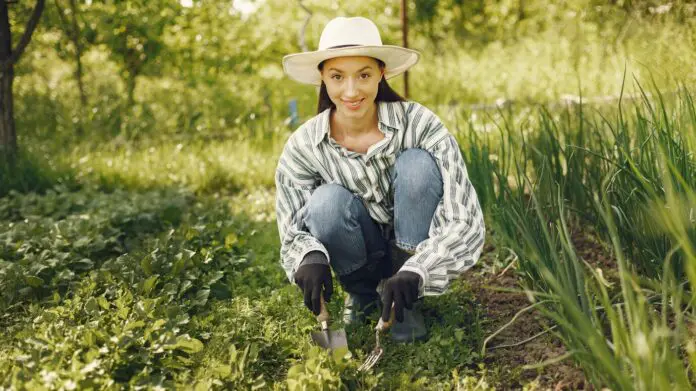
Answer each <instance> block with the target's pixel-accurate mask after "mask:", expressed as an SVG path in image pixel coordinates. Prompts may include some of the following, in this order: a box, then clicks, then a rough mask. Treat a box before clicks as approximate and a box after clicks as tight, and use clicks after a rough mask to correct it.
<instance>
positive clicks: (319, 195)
mask: <svg viewBox="0 0 696 391" xmlns="http://www.w3.org/2000/svg"><path fill="white" fill-rule="evenodd" d="M353 202H355V195H353V193H351V192H350V190H348V189H346V188H345V187H343V186H340V185H337V184H333V183H328V184H324V185H321V186H319V187H317V188H316V189H315V190H314V193H312V196H311V197H310V198H309V201H308V203H307V212H306V216H305V223H306V225H307V226H308V228H309V229H310V232H311V233H312V235H313V236H314V237H316V238H317V239H319V240H321V238H322V237H327V236H330V235H332V234H334V233H335V232H336V231H337V230H338V229H340V228H341V227H343V226H345V225H346V224H349V223H350V221H351V220H354V218H353V216H352V215H351V206H352V203H353Z"/></svg>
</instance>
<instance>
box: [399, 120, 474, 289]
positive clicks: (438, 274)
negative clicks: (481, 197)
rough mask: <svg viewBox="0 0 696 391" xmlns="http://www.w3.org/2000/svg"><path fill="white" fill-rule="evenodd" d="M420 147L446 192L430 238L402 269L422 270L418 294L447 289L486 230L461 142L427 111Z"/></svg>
mask: <svg viewBox="0 0 696 391" xmlns="http://www.w3.org/2000/svg"><path fill="white" fill-rule="evenodd" d="M424 116H427V118H424V119H426V121H425V122H424V131H423V133H421V137H420V140H419V147H420V148H423V149H425V150H427V151H428V152H430V153H431V154H432V156H433V157H434V158H435V161H436V162H437V165H438V167H439V169H440V172H441V174H442V181H443V196H442V199H441V200H440V203H439V204H438V206H437V208H436V209H435V214H434V215H433V220H432V222H431V224H430V230H429V237H428V239H426V240H424V241H422V242H421V243H420V244H419V245H418V246H417V247H416V250H415V253H414V255H413V256H411V258H409V259H408V260H407V261H406V262H405V263H404V265H403V267H402V268H401V269H400V270H404V271H411V272H414V273H418V274H419V275H420V276H421V278H422V281H421V286H420V293H419V295H420V296H434V295H440V294H442V293H444V292H445V291H446V290H447V288H448V287H449V284H450V282H451V281H452V280H453V279H455V278H456V277H458V276H459V275H460V274H461V273H463V272H464V271H466V270H467V269H469V268H470V267H472V266H473V265H474V264H476V262H477V261H478V258H479V256H480V255H481V250H482V248H483V243H484V238H485V236H486V229H485V225H484V220H483V213H482V211H481V206H480V204H479V201H478V197H477V196H476V190H474V187H473V186H472V184H471V181H470V180H469V176H468V174H467V170H466V165H465V163H464V159H463V158H462V154H461V151H460V149H459V145H458V143H457V141H456V139H455V138H454V136H452V135H451V134H450V133H449V132H448V131H447V129H446V128H445V127H444V126H443V125H442V123H441V122H440V120H439V118H437V116H436V115H435V114H434V113H432V112H430V111H428V110H427V109H426V113H425V114H424Z"/></svg>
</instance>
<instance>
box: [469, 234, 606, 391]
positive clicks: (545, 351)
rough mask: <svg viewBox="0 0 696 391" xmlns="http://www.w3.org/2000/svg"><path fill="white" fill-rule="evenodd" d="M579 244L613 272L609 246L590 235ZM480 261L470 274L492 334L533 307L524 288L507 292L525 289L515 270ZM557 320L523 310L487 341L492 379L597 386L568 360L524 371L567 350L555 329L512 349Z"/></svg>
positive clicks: (507, 384)
mask: <svg viewBox="0 0 696 391" xmlns="http://www.w3.org/2000/svg"><path fill="white" fill-rule="evenodd" d="M573 243H574V244H575V247H576V251H577V254H578V256H579V257H581V258H582V259H584V260H586V261H588V262H589V263H590V264H591V265H592V266H593V267H598V268H601V269H602V270H604V271H605V272H609V271H613V270H614V268H615V265H616V263H615V261H614V259H613V257H611V256H610V255H609V254H610V253H609V252H608V251H607V249H606V248H605V247H604V246H603V245H602V244H601V243H600V242H599V241H598V240H596V239H595V238H594V236H592V235H589V234H582V233H576V234H574V235H573ZM494 251H495V249H494V248H493V247H492V246H491V245H488V246H487V248H485V249H484V253H489V254H490V253H493V252H494ZM484 263H485V261H484V262H480V263H479V265H477V267H476V268H474V269H473V270H472V271H471V272H470V273H467V275H466V277H465V278H466V281H467V283H468V284H469V285H470V286H471V291H472V292H473V294H474V298H475V300H476V302H477V303H478V305H479V306H480V307H479V308H480V311H481V312H482V316H483V319H484V323H483V327H484V334H485V335H486V336H488V335H491V334H493V333H494V332H495V331H496V330H498V329H499V328H500V327H502V326H503V325H505V324H506V323H508V322H509V321H510V320H512V318H513V317H514V316H515V314H516V313H517V312H518V311H520V310H521V309H523V308H525V307H527V306H529V305H530V302H529V300H528V298H527V296H526V295H525V294H524V293H522V292H519V293H518V292H505V291H504V290H517V291H519V290H521V288H520V284H519V281H520V280H519V278H520V277H518V276H517V275H516V274H515V270H514V269H509V270H507V271H505V272H502V273H501V272H500V271H497V272H496V273H495V274H494V273H493V272H491V271H489V270H486V267H485V266H484V265H483V264H484ZM551 326H552V323H551V322H550V321H549V320H547V319H546V318H545V317H544V316H543V315H542V314H541V313H539V312H538V311H536V310H530V311H526V312H524V313H522V314H521V315H520V316H519V317H518V318H517V320H516V321H515V322H514V323H513V324H512V325H511V326H509V327H507V328H506V329H505V330H503V331H502V332H501V333H500V334H498V335H497V336H495V337H494V338H493V339H491V340H490V341H489V342H488V344H487V352H486V355H485V358H484V362H485V363H486V367H487V368H489V369H490V370H491V371H492V373H489V375H490V376H491V379H490V380H492V381H491V383H493V384H495V385H496V386H497V387H498V388H500V389H505V390H507V389H520V388H522V387H523V386H524V385H525V384H529V383H530V382H532V381H534V380H535V379H536V381H537V382H538V383H539V386H540V387H541V389H544V390H577V389H594V387H593V386H592V385H591V384H590V383H589V381H588V380H587V379H586V378H585V376H584V374H583V372H582V370H581V369H580V368H579V367H578V366H577V365H576V364H575V363H574V362H573V361H572V359H570V358H567V359H565V360H562V361H560V362H558V363H555V364H552V365H548V366H545V367H543V368H540V369H523V368H522V367H523V366H525V365H534V364H538V363H541V362H544V361H547V360H551V359H554V358H557V357H561V356H562V355H564V354H565V353H566V352H567V349H566V348H565V346H564V345H563V343H562V342H561V341H560V340H559V339H558V338H557V337H556V336H555V335H553V333H550V332H549V333H545V334H543V335H541V336H538V337H536V338H534V339H532V340H531V341H529V342H526V343H523V344H520V345H517V346H510V347H503V345H515V344H518V343H520V342H522V341H525V340H527V339H529V338H532V337H534V336H535V335H537V334H539V333H541V332H543V331H544V330H547V329H549V327H551Z"/></svg>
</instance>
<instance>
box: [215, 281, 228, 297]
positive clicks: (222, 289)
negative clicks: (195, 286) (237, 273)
mask: <svg viewBox="0 0 696 391" xmlns="http://www.w3.org/2000/svg"><path fill="white" fill-rule="evenodd" d="M210 292H211V293H212V294H213V297H214V298H216V299H229V298H231V297H232V291H231V290H230V288H229V287H228V286H227V284H225V283H222V282H216V283H214V284H213V285H211V286H210Z"/></svg>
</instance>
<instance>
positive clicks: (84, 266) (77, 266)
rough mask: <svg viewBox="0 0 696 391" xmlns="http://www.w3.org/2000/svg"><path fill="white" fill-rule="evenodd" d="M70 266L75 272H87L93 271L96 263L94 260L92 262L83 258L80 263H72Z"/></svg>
mask: <svg viewBox="0 0 696 391" xmlns="http://www.w3.org/2000/svg"><path fill="white" fill-rule="evenodd" d="M70 266H71V269H74V270H82V271H87V270H91V269H92V268H93V267H94V262H92V260H90V259H89V258H82V259H80V260H79V261H75V262H72V263H71V264H70Z"/></svg>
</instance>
